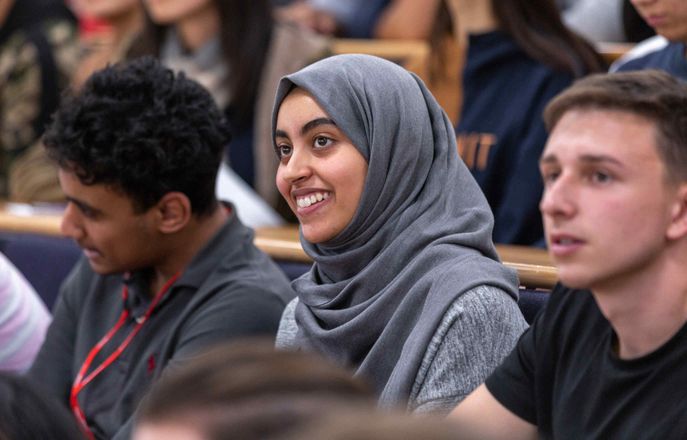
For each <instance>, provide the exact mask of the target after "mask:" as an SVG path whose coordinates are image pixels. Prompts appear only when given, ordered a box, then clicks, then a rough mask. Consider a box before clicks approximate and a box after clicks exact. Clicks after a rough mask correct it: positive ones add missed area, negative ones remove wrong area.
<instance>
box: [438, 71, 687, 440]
mask: <svg viewBox="0 0 687 440" xmlns="http://www.w3.org/2000/svg"><path fill="white" fill-rule="evenodd" d="M545 119H546V122H547V126H548V127H549V128H550V129H551V135H550V137H549V140H548V142H547V144H546V147H545V149H544V153H543V154H542V157H541V159H540V162H539V163H540V170H541V174H542V177H543V179H544V195H543V197H542V200H541V204H540V209H541V212H542V217H543V219H544V228H545V230H546V238H547V242H548V245H549V253H550V254H551V257H552V259H553V261H554V262H555V264H556V266H557V267H558V275H559V279H560V281H561V283H562V284H561V285H559V286H557V287H556V288H555V289H554V291H553V293H552V294H551V298H550V300H549V302H548V304H547V306H546V308H545V309H544V310H543V312H542V313H541V314H540V315H539V316H538V317H537V319H536V320H535V321H534V323H533V324H532V327H530V329H529V330H527V331H526V332H525V333H524V334H523V336H522V337H521V338H520V341H519V342H518V344H517V346H516V348H515V349H514V350H513V352H512V353H511V354H510V355H509V356H508V357H507V358H506V359H505V361H504V362H503V363H502V364H501V365H500V366H499V367H497V369H496V370H495V371H494V373H493V374H492V375H491V376H490V377H489V378H487V380H486V382H485V384H484V385H482V386H480V387H479V388H478V389H477V390H476V391H474V392H473V393H472V394H471V395H469V396H468V397H467V398H466V399H465V400H464V401H463V402H462V403H461V404H459V405H458V407H457V408H456V409H455V410H454V411H453V413H452V415H451V416H452V418H453V419H454V420H455V421H456V422H457V424H458V425H459V426H460V431H459V433H460V434H461V435H460V436H458V438H479V439H498V438H504V439H505V438H507V439H535V438H557V439H590V438H594V439H601V438H603V439H624V438H633V439H637V438H642V439H657V438H661V439H678V438H679V439H683V438H687V405H685V402H684V399H683V397H682V395H681V394H680V392H679V390H684V389H685V384H687V362H686V360H687V272H686V271H685V264H686V263H687V85H685V84H684V83H682V82H681V81H679V80H677V79H676V78H673V77H671V76H670V75H668V74H667V73H665V72H659V71H651V70H647V71H642V72H628V73H617V74H611V75H595V76H590V77H587V78H585V79H583V80H580V81H579V82H577V83H576V84H575V85H574V86H572V87H571V88H570V89H568V90H567V91H565V92H563V93H562V94H561V95H559V96H558V97H556V98H555V99H554V100H553V101H552V102H551V103H550V104H549V105H548V107H547V109H546V112H545Z"/></svg>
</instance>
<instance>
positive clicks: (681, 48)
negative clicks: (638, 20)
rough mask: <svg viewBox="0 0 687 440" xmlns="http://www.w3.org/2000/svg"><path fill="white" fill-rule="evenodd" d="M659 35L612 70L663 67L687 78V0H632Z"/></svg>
mask: <svg viewBox="0 0 687 440" xmlns="http://www.w3.org/2000/svg"><path fill="white" fill-rule="evenodd" d="M631 3H632V4H633V5H634V7H635V8H636V9H637V11H638V12H639V14H640V15H641V16H642V18H644V20H645V21H646V22H647V23H648V24H649V25H650V26H651V27H652V28H653V29H654V30H655V31H656V33H657V34H658V35H657V37H654V38H650V39H649V40H647V41H646V42H645V43H641V44H639V45H638V46H637V47H636V48H635V49H633V50H632V51H630V53H628V54H627V56H625V57H623V58H621V59H620V60H618V61H617V62H616V63H614V65H613V66H612V67H611V70H612V71H630V70H642V69H661V70H664V71H666V72H668V73H670V74H671V75H673V76H675V77H677V78H680V79H682V80H683V81H687V1H684V0H631Z"/></svg>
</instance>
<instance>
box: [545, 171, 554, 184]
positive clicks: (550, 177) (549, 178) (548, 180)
mask: <svg viewBox="0 0 687 440" xmlns="http://www.w3.org/2000/svg"><path fill="white" fill-rule="evenodd" d="M557 178H558V172H555V171H548V172H543V173H542V180H543V181H544V184H547V183H553V182H555V181H556V179H557Z"/></svg>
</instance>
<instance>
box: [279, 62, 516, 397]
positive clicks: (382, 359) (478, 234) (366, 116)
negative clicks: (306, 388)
mask: <svg viewBox="0 0 687 440" xmlns="http://www.w3.org/2000/svg"><path fill="white" fill-rule="evenodd" d="M294 87H300V88H302V89H304V90H306V91H307V92H309V93H310V94H311V95H312V96H313V97H314V98H315V100H316V101H317V102H318V103H319V104H320V106H321V107H322V108H323V109H324V110H325V112H326V113H327V114H328V116H329V117H330V118H331V119H332V120H333V121H334V122H335V123H336V125H337V127H339V128H340V129H341V130H342V131H343V132H344V133H345V134H346V135H347V136H348V137H349V139H350V140H351V141H352V143H353V145H355V146H356V148H357V149H358V150H359V151H360V153H361V154H362V155H363V157H364V158H365V159H366V160H367V162H368V172H367V176H366V179H365V184H364V189H363V194H362V195H361V199H360V204H359V206H358V208H357V211H356V213H355V214H354V216H353V219H352V220H351V222H350V223H349V224H348V225H347V226H346V227H345V228H344V230H343V231H341V232H340V233H339V234H338V235H337V236H336V237H334V238H333V239H331V240H329V241H327V242H324V243H320V244H313V243H309V242H308V241H307V240H305V239H304V238H303V235H302V234H301V244H302V246H303V249H304V250H305V252H306V253H307V254H308V255H309V256H310V257H312V259H313V260H314V264H313V266H312V269H311V270H310V271H309V272H308V273H306V274H304V275H303V276H302V277H300V278H299V279H297V280H295V281H294V283H293V287H294V288H295V290H296V292H297V293H298V297H299V303H298V305H297V307H296V311H295V317H296V322H297V324H298V333H297V335H296V345H297V346H299V347H304V348H306V349H312V350H316V351H318V352H321V353H324V354H325V355H327V356H328V357H330V358H333V359H335V360H336V361H338V362H340V363H341V364H344V365H347V366H350V367H353V368H355V369H356V370H357V373H358V374H359V375H361V376H363V377H364V378H366V379H368V380H369V381H371V383H372V384H373V385H374V386H375V387H376V388H377V391H378V392H379V393H380V395H381V402H382V403H384V402H386V403H401V402H404V401H407V399H408V397H409V396H410V392H411V389H412V386H413V383H414V381H415V377H416V375H417V372H418V369H419V367H420V363H421V361H422V358H423V355H424V353H425V351H426V350H427V347H428V345H429V342H430V339H431V338H432V335H433V334H434V332H435V331H436V329H437V326H438V325H439V323H440V322H441V321H442V318H443V316H444V314H445V313H446V311H447V310H448V308H449V307H450V305H451V304H452V303H453V302H454V301H455V300H456V299H457V298H458V297H460V295H462V294H463V293H464V292H466V291H468V290H470V289H472V288H474V287H477V286H479V285H490V286H494V287H497V288H500V289H503V290H504V291H506V292H508V293H510V294H511V295H513V297H516V294H517V277H516V275H515V272H514V271H512V270H510V269H508V268H506V267H505V266H503V265H502V264H500V263H499V262H498V257H497V255H496V251H495V249H494V245H493V243H492V240H491V233H492V227H493V216H492V214H491V211H490V209H489V205H488V204H487V202H486V199H485V198H484V196H483V195H482V192H481V191H480V189H479V187H478V186H477V184H476V182H475V181H474V180H473V178H472V176H471V175H470V172H469V171H468V169H467V168H466V167H465V165H464V164H463V162H462V161H461V160H460V158H459V156H458V152H457V148H456V140H455V135H454V128H453V125H452V123H451V121H450V120H449V118H448V117H447V116H446V114H445V113H444V111H443V110H442V109H441V107H440V106H439V104H438V103H437V102H436V100H435V99H434V97H433V96H432V95H431V93H430V92H429V90H428V89H427V87H426V86H425V85H424V83H423V82H422V80H420V79H419V78H418V77H417V76H416V75H414V74H412V73H409V72H408V71H406V70H405V69H403V68H401V67H400V66H398V65H396V64H394V63H392V62H390V61H386V60H383V59H381V58H377V57H373V56H368V55H339V56H334V57H330V58H326V59H324V60H322V61H319V62H317V63H314V64H312V65H310V66H308V67H306V68H304V69H302V70H300V71H298V72H296V73H293V74H291V75H288V76H285V77H284V78H282V80H281V82H280V84H279V88H278V90H277V96H276V100H275V106H274V112H273V117H272V123H273V134H274V127H276V117H277V113H278V111H279V107H280V105H281V103H282V101H283V100H284V98H285V97H286V96H287V95H288V93H289V92H290V91H291V90H292V89H293V88H294ZM456 373H457V374H460V372H456Z"/></svg>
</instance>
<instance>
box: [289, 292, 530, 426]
mask: <svg viewBox="0 0 687 440" xmlns="http://www.w3.org/2000/svg"><path fill="white" fill-rule="evenodd" d="M297 303H298V298H296V299H294V300H293V301H291V302H290V303H289V305H288V306H287V307H286V309H285V310H284V313H283V315H282V318H281V322H280V324H279V331H278V332H277V340H276V347H277V348H279V349H293V348H296V347H295V337H296V333H297V332H298V325H297V323H296V319H295V316H294V312H295V310H296V304H297ZM526 328H527V323H526V322H525V319H524V318H523V316H522V313H521V312H520V309H519V307H518V305H517V303H516V302H515V301H514V300H513V298H512V297H511V296H510V295H509V294H507V293H506V292H504V291H502V290H501V289H498V288H495V287H492V286H486V285H482V286H478V287H475V288H474V289H472V290H469V291H467V292H465V293H464V294H463V295H461V296H460V297H458V298H457V299H456V300H455V301H454V302H453V304H452V305H451V307H450V308H449V309H448V310H447V312H446V314H445V315H444V318H443V319H442V321H441V323H440V324H439V327H437V329H436V331H435V332H434V336H432V339H431V341H430V343H429V346H428V347H427V351H425V354H424V356H423V359H422V364H421V365H420V369H419V371H418V373H417V376H416V378H415V382H414V384H413V388H412V391H411V395H410V398H409V400H408V405H407V408H408V410H410V411H413V412H417V413H428V412H432V413H439V414H445V413H448V412H449V411H450V410H451V409H453V408H454V407H455V406H456V405H457V404H458V403H459V402H460V401H461V400H463V399H464V398H465V397H466V396H467V395H468V394H469V393H470V392H471V391H472V390H474V389H475V388H477V387H478V386H479V385H480V384H481V383H482V382H484V380H485V379H486V378H487V376H488V375H489V374H490V373H491V372H492V371H493V370H494V369H495V368H496V367H497V366H498V365H499V364H500V363H501V361H502V360H503V358H504V357H505V356H506V355H507V354H508V353H510V351H511V350H512V349H513V347H515V344H516V342H517V341H518V338H519V337H520V335H521V334H522V332H524V331H525V329H526ZM380 404H382V405H394V404H398V402H380Z"/></svg>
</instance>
